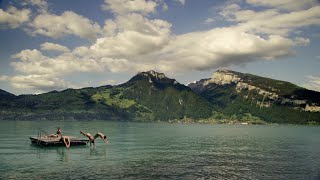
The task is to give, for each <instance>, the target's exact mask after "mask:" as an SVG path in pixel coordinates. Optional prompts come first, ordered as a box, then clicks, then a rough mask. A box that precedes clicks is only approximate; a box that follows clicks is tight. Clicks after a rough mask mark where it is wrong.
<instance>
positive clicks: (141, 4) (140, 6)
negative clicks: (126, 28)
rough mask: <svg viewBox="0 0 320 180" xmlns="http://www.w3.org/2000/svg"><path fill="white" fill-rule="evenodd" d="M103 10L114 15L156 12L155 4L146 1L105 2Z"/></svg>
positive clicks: (118, 0) (114, 0)
mask: <svg viewBox="0 0 320 180" xmlns="http://www.w3.org/2000/svg"><path fill="white" fill-rule="evenodd" d="M104 2H105V4H103V5H102V9H103V10H110V11H112V12H114V13H116V14H127V13H142V14H149V13H152V12H155V11H156V7H157V5H158V4H157V3H156V2H155V1H148V0H105V1H104Z"/></svg>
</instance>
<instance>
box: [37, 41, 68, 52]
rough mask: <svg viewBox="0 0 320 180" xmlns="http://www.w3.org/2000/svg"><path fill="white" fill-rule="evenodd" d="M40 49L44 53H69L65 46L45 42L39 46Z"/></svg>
mask: <svg viewBox="0 0 320 180" xmlns="http://www.w3.org/2000/svg"><path fill="white" fill-rule="evenodd" d="M40 47H41V50H45V51H57V52H69V51H70V50H69V49H68V48H67V47H65V46H62V45H60V44H54V43H50V42H45V43H43V44H41V45H40Z"/></svg>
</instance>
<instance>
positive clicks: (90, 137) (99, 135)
mask: <svg viewBox="0 0 320 180" xmlns="http://www.w3.org/2000/svg"><path fill="white" fill-rule="evenodd" d="M80 134H82V135H84V136H86V137H87V138H89V141H90V146H91V144H93V145H94V146H95V144H94V142H95V140H96V139H97V137H100V138H101V139H102V140H103V141H104V142H105V143H106V144H109V141H108V139H107V136H105V135H104V134H102V133H100V132H98V133H97V134H96V135H94V136H92V135H91V134H90V133H84V132H82V131H80Z"/></svg>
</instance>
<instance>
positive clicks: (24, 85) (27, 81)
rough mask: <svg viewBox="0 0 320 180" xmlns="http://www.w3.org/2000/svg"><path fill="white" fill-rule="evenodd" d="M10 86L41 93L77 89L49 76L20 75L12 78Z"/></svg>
mask: <svg viewBox="0 0 320 180" xmlns="http://www.w3.org/2000/svg"><path fill="white" fill-rule="evenodd" d="M10 84H11V85H12V87H14V88H17V89H28V90H29V89H31V90H36V91H38V92H39V91H40V92H47V91H50V90H62V89H66V88H71V87H76V86H74V85H72V84H71V83H69V82H66V81H64V80H62V79H59V78H57V77H51V76H48V75H25V76H23V75H18V76H13V77H10Z"/></svg>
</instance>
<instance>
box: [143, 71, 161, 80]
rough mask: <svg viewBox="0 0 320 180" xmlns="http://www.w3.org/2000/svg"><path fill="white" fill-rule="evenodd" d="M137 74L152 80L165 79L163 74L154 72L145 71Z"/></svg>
mask: <svg viewBox="0 0 320 180" xmlns="http://www.w3.org/2000/svg"><path fill="white" fill-rule="evenodd" d="M138 74H141V75H144V76H147V77H152V78H155V79H164V78H167V77H166V76H165V75H164V74H163V73H159V72H156V71H154V70H150V71H146V72H140V73H138Z"/></svg>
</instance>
